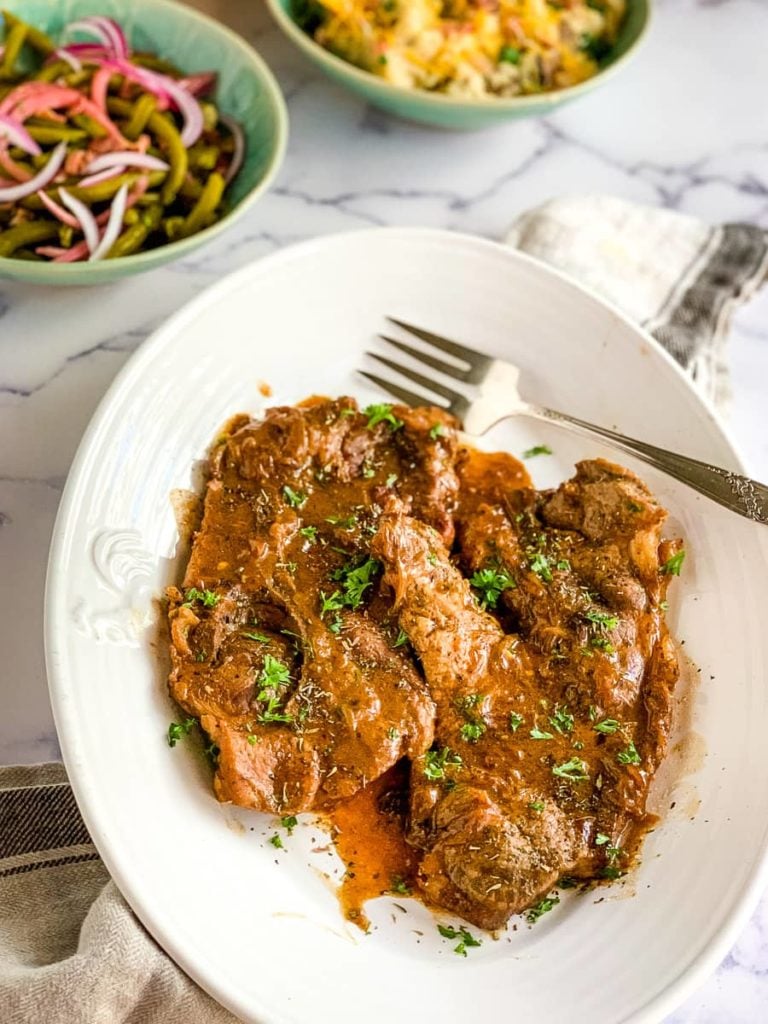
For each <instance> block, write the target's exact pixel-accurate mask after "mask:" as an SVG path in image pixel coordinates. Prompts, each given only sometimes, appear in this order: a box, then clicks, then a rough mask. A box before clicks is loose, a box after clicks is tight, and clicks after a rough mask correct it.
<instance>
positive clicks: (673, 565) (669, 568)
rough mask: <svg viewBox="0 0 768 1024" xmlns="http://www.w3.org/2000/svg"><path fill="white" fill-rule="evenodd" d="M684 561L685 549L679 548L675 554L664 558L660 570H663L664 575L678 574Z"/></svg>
mask: <svg viewBox="0 0 768 1024" xmlns="http://www.w3.org/2000/svg"><path fill="white" fill-rule="evenodd" d="M684 561H685V549H684V548H681V549H680V550H679V551H678V552H677V554H676V555H672V556H671V557H670V558H668V559H667V560H666V562H665V563H664V565H662V567H661V572H663V573H664V575H665V576H679V575H680V570H681V569H682V567H683V562H684Z"/></svg>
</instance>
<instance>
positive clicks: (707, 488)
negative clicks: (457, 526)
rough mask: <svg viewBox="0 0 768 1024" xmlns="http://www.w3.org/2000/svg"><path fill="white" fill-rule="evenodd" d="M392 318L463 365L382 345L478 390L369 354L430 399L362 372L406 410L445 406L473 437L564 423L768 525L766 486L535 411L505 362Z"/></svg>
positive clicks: (392, 342)
mask: <svg viewBox="0 0 768 1024" xmlns="http://www.w3.org/2000/svg"><path fill="white" fill-rule="evenodd" d="M387 319H388V320H389V321H390V323H393V324H396V325H397V326H398V327H400V328H401V329H402V330H404V331H406V332H408V333H409V334H412V335H414V336H415V337H417V338H419V339H421V341H424V342H426V343H427V344H428V345H430V346H432V348H433V349H437V350H438V351H439V352H441V353H443V354H446V355H449V356H452V357H453V358H454V359H456V360H458V361H459V362H461V363H462V364H463V365H462V366H457V365H456V364H455V363H449V362H446V361H445V360H444V359H441V358H440V357H439V356H438V355H433V354H432V352H429V351H420V350H419V349H415V348H412V347H411V346H410V345H406V344H405V342H402V341H399V340H398V339H397V338H391V337H388V336H387V335H384V334H382V335H379V337H380V338H381V340H382V341H385V342H387V344H389V345H393V346H394V347H395V348H396V349H399V350H400V351H401V352H405V353H406V354H407V355H409V356H411V358H413V359H415V360H416V361H418V362H419V363H422V364H423V365H425V366H428V367H431V368H432V369H433V370H438V371H439V372H440V373H442V374H445V376H447V377H451V378H453V380H456V381H461V382H462V383H463V384H468V385H471V386H473V387H474V389H475V393H474V397H471V398H470V397H468V396H467V395H466V394H463V393H462V392H460V391H454V390H453V389H452V388H449V387H447V386H446V385H445V384H443V383H442V382H441V381H438V380H435V379H434V378H433V377H429V376H427V375H425V374H423V373H419V372H418V371H416V370H413V369H411V368H410V367H408V366H403V365H401V364H400V363H397V362H395V361H394V360H392V359H387V358H386V357H385V356H381V355H377V354H376V353H375V352H369V353H368V355H369V356H370V357H371V358H372V359H375V360H376V361H377V362H378V363H382V364H383V365H384V366H387V367H389V369H390V370H394V371H395V372H396V373H399V374H400V375H401V376H403V377H405V378H407V379H408V380H410V381H412V382H413V383H414V384H418V385H419V387H422V388H424V390H425V391H427V392H429V393H430V395H428V396H423V395H418V394H416V393H415V392H413V391H409V390H408V389H407V388H404V387H401V386H400V385H399V384H396V383H395V382H394V381H391V380H385V379H384V378H383V377H377V376H376V375H375V374H373V373H367V372H366V371H365V370H361V371H360V373H361V374H362V375H363V377H367V379H368V380H370V381H373V383H374V384H377V385H378V386H379V387H380V388H383V389H384V390H385V391H387V392H389V394H391V395H394V396H395V397H396V398H399V399H400V401H402V402H404V403H405V404H406V405H424V403H425V401H429V402H431V403H432V404H435V405H441V406H442V407H443V408H444V409H446V410H448V412H451V413H453V415H454V416H455V417H456V418H457V419H458V420H460V421H461V422H462V424H463V426H464V430H465V431H466V433H468V434H474V435H475V436H480V435H481V434H484V433H486V431H488V430H490V429H491V427H492V426H494V425H495V424H496V423H498V422H499V420H502V419H506V418H507V417H508V416H520V415H525V416H531V417H533V418H534V419H537V420H546V421H548V422H550V423H557V424H560V425H567V426H568V427H570V428H572V429H573V430H574V431H575V432H576V433H579V434H584V435H588V436H591V437H594V436H597V437H601V438H603V439H604V440H605V441H608V442H609V443H610V444H611V445H613V446H614V447H615V448H618V449H619V450H620V451H623V452H626V453H627V454H628V455H634V456H635V457H636V458H638V459H642V461H643V462H647V463H648V464H649V465H651V466H653V467H654V468H655V469H660V470H662V472H664V473H668V474H669V476H673V477H675V479H677V480H681V481H682V482H683V483H684V484H688V486H689V487H693V488H694V489H695V490H697V491H699V492H700V493H701V494H705V495H706V496H707V497H708V498H711V499H712V500H713V501H716V502H718V503H719V504H720V505H724V506H725V507H726V508H728V509H730V510H731V511H732V512H738V513H739V515H742V516H746V518H747V519H752V520H754V521H755V522H757V523H768V487H766V485H765V484H761V483H758V481H757V480H751V479H750V478H749V477H746V476H741V475H740V474H739V473H734V472H732V471H731V470H728V469H722V468H720V467H719V466H712V465H710V464H709V463H708V462H700V461H699V460H698V459H692V458H689V457H688V456H687V455H680V454H678V453H677V452H670V451H668V450H667V449H666V448H658V447H657V446H656V445H653V444H648V443H647V442H645V441H638V440H636V439H635V438H632V437H625V436H624V435H623V434H619V433H617V432H616V431H614V430H608V429H607V428H606V427H599V426H596V425H595V424H594V423H587V422H586V421H584V420H580V419H577V418H576V417H575V416H569V415H568V414H567V413H564V412H556V411H555V410H554V409H547V408H545V407H544V406H541V405H532V404H531V403H530V402H526V401H525V400H524V399H523V398H521V396H520V392H519V390H518V380H519V377H520V371H519V369H518V368H517V367H516V366H513V364H512V363H508V362H506V361H505V360H503V359H492V358H491V357H490V356H485V355H483V354H482V353H481V352H476V351H475V350H474V349H471V348H467V347H466V346H465V345H459V344H458V342H455V341H450V340H449V339H448V338H443V337H441V336H440V335H439V334H434V333H433V332H432V331H425V330H424V329H423V328H421V327H414V326H413V325H412V324H407V323H404V322H403V321H402V320H396V319H395V318H394V317H387ZM433 396H437V397H436V398H435V397H433Z"/></svg>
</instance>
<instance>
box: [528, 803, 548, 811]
mask: <svg viewBox="0 0 768 1024" xmlns="http://www.w3.org/2000/svg"><path fill="white" fill-rule="evenodd" d="M528 806H529V807H530V809H531V810H532V811H536V813H537V814H538V813H540V812H541V811H543V810H544V801H543V800H531V802H530V803H529V804H528Z"/></svg>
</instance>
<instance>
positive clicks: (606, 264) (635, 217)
mask: <svg viewBox="0 0 768 1024" xmlns="http://www.w3.org/2000/svg"><path fill="white" fill-rule="evenodd" d="M506 240H507V241H508V242H509V244H510V245H513V246H515V248H517V249H521V250H522V251H523V252H527V253H529V254H530V255H531V256H536V257H537V258H538V259H540V260H543V261H544V262H546V263H551V264H552V265H553V266H555V267H557V268H558V269H559V270H562V271H564V272H565V273H567V274H569V275H570V276H571V277H573V278H575V279H576V280H577V281H579V282H580V283H581V284H584V285H587V286H588V287H590V288H591V289H592V290H593V291H595V292H597V294H598V295H601V296H602V297H603V298H605V299H608V300H609V301H610V302H613V303H614V304H615V305H616V306H618V307H619V309H621V310H622V311H623V312H624V313H626V314H627V316H629V317H630V318H631V319H632V320H635V321H636V322H637V323H639V324H640V325H641V326H642V327H644V328H645V329H646V330H647V331H649V332H650V333H651V334H653V336H654V337H655V338H656V340H657V341H659V342H661V344H662V345H663V346H664V348H666V349H667V351H669V352H670V353H671V354H672V355H673V356H674V357H675V359H676V360H677V361H678V362H679V363H680V364H681V365H682V366H683V367H684V368H685V369H686V370H687V371H688V372H689V373H690V374H691V376H692V377H693V380H694V381H695V383H696V385H697V387H698V388H699V390H700V391H701V392H702V393H703V394H704V395H706V397H707V398H708V399H710V401H712V402H714V404H715V405H718V406H720V407H721V408H722V407H723V406H725V405H726V404H727V400H728V398H729V387H728V366H727V351H726V343H727V338H728V326H729V323H730V318H731V316H732V314H733V311H734V310H735V309H736V307H737V306H739V305H740V304H741V303H743V302H746V301H747V300H748V299H749V298H750V297H751V296H752V295H753V294H754V293H755V292H756V291H757V289H758V288H759V287H760V286H761V285H762V284H763V283H764V282H765V280H766V274H768V233H766V232H765V231H763V230H762V229H761V228H759V227H756V226H754V225H752V224H723V225H719V226H716V227H711V226H710V225H708V224H704V223H702V222H701V221H700V220H697V219H696V218H695V217H689V216H687V215H686V214H682V213H676V212H674V211H673V210H660V209H657V208H655V207H649V206H639V205H638V204H636V203H630V202H628V201H627V200H625V199H617V198H616V197H614V196H571V197H564V198H561V199H552V200H550V201H549V202H547V203H544V205H543V206H538V207H536V209H534V210H531V211H529V212H528V213H524V214H523V215H522V216H521V217H518V219H517V220H516V221H515V222H514V224H513V225H512V228H511V230H510V232H509V233H508V235H507V239H506Z"/></svg>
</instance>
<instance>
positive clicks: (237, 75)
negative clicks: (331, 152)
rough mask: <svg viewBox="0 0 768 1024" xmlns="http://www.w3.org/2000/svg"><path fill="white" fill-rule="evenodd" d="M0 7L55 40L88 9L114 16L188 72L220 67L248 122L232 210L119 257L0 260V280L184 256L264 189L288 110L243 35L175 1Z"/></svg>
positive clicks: (130, 267)
mask: <svg viewBox="0 0 768 1024" xmlns="http://www.w3.org/2000/svg"><path fill="white" fill-rule="evenodd" d="M2 6H3V7H5V8H6V9H8V10H9V11H11V12H13V13H14V14H16V15H18V17H20V18H22V19H23V20H24V21H26V22H27V23H28V24H30V25H35V26H37V27H38V28H42V29H44V30H45V31H46V32H48V33H49V34H50V35H52V36H53V37H54V38H56V37H57V36H58V33H59V32H60V30H61V29H62V28H63V26H64V25H66V24H68V23H69V22H70V21H74V20H75V19H77V18H81V17H84V16H85V15H88V14H101V15H107V16H109V17H112V18H115V20H117V21H119V22H120V24H121V25H122V26H123V28H124V30H125V32H126V35H127V36H128V40H129V42H130V43H131V45H132V46H133V47H134V48H135V49H146V50H151V51H153V52H155V53H157V54H159V55H160V56H162V57H167V58H168V59H170V60H171V61H173V62H174V63H175V64H176V65H177V66H178V67H179V68H181V69H182V70H183V71H184V72H188V73H191V72H195V71H208V70H215V71H217V72H218V74H219V82H218V88H217V90H216V94H215V96H216V103H217V105H218V107H219V109H220V110H221V111H222V112H223V113H225V114H229V115H230V116H231V117H234V118H235V119H236V120H237V121H239V122H240V124H241V125H242V126H243V130H244V132H245V140H246V152H245V160H244V162H243V166H242V167H241V168H240V171H239V173H238V174H237V177H236V178H235V179H234V181H233V183H232V187H231V189H230V190H229V191H228V193H227V195H228V197H229V199H230V203H231V207H232V208H231V210H230V212H229V213H228V214H227V215H226V216H225V217H223V218H222V219H221V220H220V221H217V223H216V224H213V225H212V226H211V227H209V228H206V229H205V230H204V231H200V232H198V234H196V235H191V236H190V237H189V238H184V239H180V240H179V241H177V242H170V243H169V244H168V245H163V246H159V247H158V248H157V249H149V250H147V252H140V253H136V254H135V255H133V256H124V257H122V258H120V259H113V260H101V261H98V262H95V263H87V262H84V263H49V262H45V263H37V262H31V261H27V260H16V259H9V258H7V257H6V258H0V279H2V278H5V279H8V278H13V279H15V280H20V281H28V282H31V283H34V284H44V285H51V284H53V285H59V284H69V285H85V284H102V283H107V282H109V281H116V280H118V279H119V278H121V277H124V276H127V275H128V274H138V273H140V272H141V271H144V270H152V269H154V268H155V267H159V266H161V265H162V264H164V263H168V262H170V261H171V260H177V259H179V258H180V257H182V256H187V255H188V254H189V253H190V252H192V251H193V250H194V249H197V248H198V247H199V246H201V245H204V244H205V243H206V242H209V241H210V240H211V239H212V238H215V237H216V236H217V235H220V234H221V233H222V232H224V231H226V230H227V229H228V228H229V227H231V225H232V224H233V223H234V222H235V221H236V220H237V218H238V217H242V215H243V214H244V213H245V211H246V210H247V209H248V207H249V206H251V205H252V204H253V203H255V202H256V200H257V199H258V198H259V197H260V196H261V195H262V194H263V193H264V192H265V191H266V189H267V188H268V187H269V185H270V183H271V181H272V180H273V178H274V177H275V175H276V173H277V171H278V168H279V167H280V164H281V162H282V159H283V156H284V154H285V147H286V142H287V138H288V114H287V112H286V109H285V103H284V101H283V97H282V95H281V93H280V89H279V88H278V85H277V82H276V81H275V79H274V77H273V76H272V73H271V71H270V70H269V68H268V67H267V65H266V64H265V63H264V61H263V60H262V59H261V57H259V55H258V54H257V53H256V52H255V50H253V49H252V48H251V47H250V46H249V45H248V44H247V43H246V42H245V41H244V40H243V39H241V38H240V37H239V36H238V35H236V34H235V33H234V32H231V31H230V30H229V29H228V28H225V27H224V26H223V25H220V24H219V23H218V22H216V21H214V20H213V19H212V18H208V17H205V15H202V14H198V13H197V11H193V10H192V9H191V8H189V7H186V6H184V5H182V4H180V3H174V2H173V0H58V2H57V3H51V0H3V5H2Z"/></svg>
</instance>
